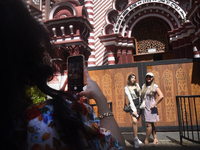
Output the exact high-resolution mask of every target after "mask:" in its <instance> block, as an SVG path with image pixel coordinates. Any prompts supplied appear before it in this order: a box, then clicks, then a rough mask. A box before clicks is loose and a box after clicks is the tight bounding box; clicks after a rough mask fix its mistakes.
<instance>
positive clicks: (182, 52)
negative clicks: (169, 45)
mask: <svg viewBox="0 0 200 150" xmlns="http://www.w3.org/2000/svg"><path fill="white" fill-rule="evenodd" d="M178 43H179V50H180V58H186V53H185V44H184V42H183V39H179V40H178Z"/></svg>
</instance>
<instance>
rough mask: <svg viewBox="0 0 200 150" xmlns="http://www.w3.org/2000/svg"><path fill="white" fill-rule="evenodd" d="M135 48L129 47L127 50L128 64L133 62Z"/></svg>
mask: <svg viewBox="0 0 200 150" xmlns="http://www.w3.org/2000/svg"><path fill="white" fill-rule="evenodd" d="M132 50H133V48H132V47H128V48H127V54H126V57H127V63H132V62H133V52H132Z"/></svg>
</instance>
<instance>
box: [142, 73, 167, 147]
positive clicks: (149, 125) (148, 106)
mask: <svg viewBox="0 0 200 150" xmlns="http://www.w3.org/2000/svg"><path fill="white" fill-rule="evenodd" d="M154 80H155V79H154V75H153V73H151V72H149V73H147V74H146V77H145V84H144V85H143V86H142V92H141V98H142V99H143V100H144V101H145V109H144V111H143V119H144V120H145V122H146V138H145V141H144V143H145V147H148V144H149V137H150V135H151V134H152V135H153V137H154V141H153V143H152V146H155V145H156V144H157V143H158V139H157V136H156V128H155V125H154V122H156V121H159V116H158V109H157V104H159V103H160V102H161V100H162V99H163V98H164V96H163V93H162V91H161V90H160V88H159V87H158V85H156V84H155V82H154ZM156 96H157V97H156Z"/></svg>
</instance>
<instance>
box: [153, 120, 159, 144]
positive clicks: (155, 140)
mask: <svg viewBox="0 0 200 150" xmlns="http://www.w3.org/2000/svg"><path fill="white" fill-rule="evenodd" d="M152 135H153V137H154V141H153V144H157V143H158V139H157V136H156V128H155V125H154V123H152Z"/></svg>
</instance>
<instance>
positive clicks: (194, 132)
mask: <svg viewBox="0 0 200 150" xmlns="http://www.w3.org/2000/svg"><path fill="white" fill-rule="evenodd" d="M176 104H177V111H178V122H179V133H180V143H181V145H182V142H183V138H184V139H187V140H189V141H192V142H195V143H199V144H200V95H187V96H185V95H183V96H182V95H181V96H176Z"/></svg>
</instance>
